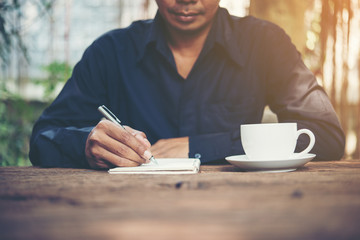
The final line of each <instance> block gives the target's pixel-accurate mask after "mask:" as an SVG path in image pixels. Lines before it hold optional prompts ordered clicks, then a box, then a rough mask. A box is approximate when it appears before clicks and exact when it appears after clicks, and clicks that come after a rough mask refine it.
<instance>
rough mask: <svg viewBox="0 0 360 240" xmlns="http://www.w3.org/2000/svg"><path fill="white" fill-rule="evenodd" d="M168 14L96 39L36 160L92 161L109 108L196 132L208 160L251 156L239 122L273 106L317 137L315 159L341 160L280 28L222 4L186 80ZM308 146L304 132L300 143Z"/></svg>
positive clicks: (329, 125) (54, 112)
mask: <svg viewBox="0 0 360 240" xmlns="http://www.w3.org/2000/svg"><path fill="white" fill-rule="evenodd" d="M166 34H167V33H166V28H165V25H164V20H163V19H162V17H161V15H160V14H159V13H158V14H157V15H156V17H155V19H154V20H148V21H137V22H134V23H133V24H132V25H131V26H129V27H128V28H125V29H117V30H113V31H111V32H108V33H106V34H105V35H103V36H101V37H100V38H98V39H97V40H96V41H94V43H93V44H92V45H91V46H90V47H89V48H88V49H87V50H86V51H85V53H84V55H83V57H82V59H81V60H80V61H79V63H78V64H77V65H76V66H75V68H74V71H73V74H72V76H71V78H70V79H69V80H68V82H67V83H66V85H65V86H64V88H63V90H62V92H61V93H60V94H59V96H58V97H57V98H56V99H55V101H54V102H53V103H52V104H51V106H50V107H49V108H47V109H46V110H45V111H44V113H43V114H42V116H41V117H40V119H39V120H38V121H37V123H36V124H35V126H34V129H33V134H32V137H31V143H30V159H31V161H32V163H33V164H34V165H41V166H46V167H52V166H59V167H89V165H88V164H87V161H86V159H85V153H84V150H85V142H86V139H87V136H88V134H89V132H90V131H91V129H92V128H93V127H94V126H95V125H96V124H97V123H98V122H99V120H100V119H101V115H100V114H99V113H98V111H97V107H98V106H99V105H102V104H105V105H106V106H108V107H109V108H110V109H111V110H112V111H113V112H114V113H115V114H116V115H117V116H118V117H119V118H120V119H121V120H122V122H123V124H124V125H128V126H131V127H132V128H134V129H137V130H140V131H143V132H145V133H146V135H147V137H148V139H149V141H150V142H151V143H152V144H153V143H155V142H156V141H157V140H159V139H165V138H175V137H183V136H189V149H190V152H189V157H197V158H200V160H201V162H202V163H206V162H212V161H216V160H221V159H224V157H226V156H228V155H234V154H243V153H244V151H243V148H242V145H241V141H240V128H239V126H240V125H241V124H245V123H260V122H261V120H262V117H263V112H264V107H265V106H267V105H269V106H270V108H271V110H272V111H273V112H274V113H276V114H277V116H278V120H279V121H280V122H297V123H298V128H308V129H310V130H312V131H313V132H314V134H315V136H316V140H317V141H316V144H315V147H314V148H313V150H312V152H313V153H315V154H317V159H327V160H332V159H339V158H341V156H342V155H343V151H344V135H343V132H342V130H341V127H340V125H339V122H338V119H337V116H336V114H335V112H334V110H333V108H332V106H331V104H330V102H329V99H328V97H327V95H326V94H325V92H324V90H323V89H322V88H321V87H320V86H319V85H318V84H317V82H316V79H315V77H314V75H313V74H312V73H311V71H309V69H307V68H306V66H305V65H304V63H303V61H302V60H301V56H300V54H299V53H298V51H297V50H296V48H295V47H294V45H293V44H292V43H291V41H290V39H289V37H288V36H287V35H286V34H285V33H284V31H283V30H282V29H280V28H279V27H277V26H276V25H274V24H271V23H269V22H266V21H263V20H259V19H256V18H254V17H251V16H247V17H244V18H239V17H234V16H230V15H229V14H228V12H227V11H226V10H225V9H222V8H220V9H219V10H218V12H217V14H216V17H215V20H214V24H213V26H212V28H211V30H210V33H209V35H208V37H207V40H206V42H205V45H204V48H203V49H202V52H201V53H200V56H199V58H198V59H197V61H196V62H195V65H194V66H193V68H192V70H191V72H190V74H189V75H188V77H187V78H186V79H183V78H182V77H181V76H180V75H179V73H178V72H177V68H176V64H175V61H174V57H173V54H172V52H171V50H170V49H169V47H168V45H167V35H166ZM307 144H308V139H307V137H306V136H301V137H300V138H299V140H298V146H297V150H298V151H299V150H301V149H302V148H304V146H306V145H307Z"/></svg>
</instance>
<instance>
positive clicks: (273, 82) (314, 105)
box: [189, 24, 345, 163]
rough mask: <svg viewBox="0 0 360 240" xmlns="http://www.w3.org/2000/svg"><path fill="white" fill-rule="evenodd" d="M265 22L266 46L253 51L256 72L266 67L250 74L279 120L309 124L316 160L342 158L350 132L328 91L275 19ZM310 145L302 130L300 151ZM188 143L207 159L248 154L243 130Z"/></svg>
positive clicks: (192, 152)
mask: <svg viewBox="0 0 360 240" xmlns="http://www.w3.org/2000/svg"><path fill="white" fill-rule="evenodd" d="M265 26H266V28H265V29H264V31H258V32H261V36H258V37H259V38H260V39H261V40H262V41H261V44H262V49H264V51H263V52H261V53H260V55H259V56H252V57H253V58H256V59H259V62H260V64H259V65H258V68H256V71H259V72H262V74H261V76H262V78H260V79H259V80H258V79H251V80H254V81H261V83H259V84H258V85H257V86H259V90H258V91H257V94H261V96H258V97H259V99H265V103H264V105H269V107H270V109H271V110H272V111H273V112H274V113H275V114H276V115H277V117H278V120H279V122H296V123H297V125H298V129H303V128H306V129H309V130H311V131H312V132H313V133H314V135H315V138H316V143H315V145H314V147H313V149H312V151H311V153H314V154H316V158H315V160H338V159H340V158H342V156H343V154H344V148H345V137H344V133H343V130H342V128H341V126H340V123H339V120H338V117H337V115H336V112H335V111H334V108H333V107H332V104H331V102H330V100H329V98H328V96H327V94H326V92H325V91H324V89H323V88H322V87H321V86H320V85H319V84H318V83H317V80H316V78H315V76H314V75H313V73H312V72H311V71H310V70H309V69H308V68H307V67H306V66H305V64H304V62H303V61H302V59H301V56H300V54H299V52H298V51H297V50H296V48H295V46H294V45H293V44H292V43H291V40H290V38H289V37H288V36H287V35H286V33H285V32H284V31H283V30H282V29H281V28H279V27H277V26H275V25H273V24H268V25H265ZM254 75H255V74H254ZM259 101H261V100H259ZM259 106H260V107H262V106H261V104H259ZM260 110H261V111H262V109H259V111H260ZM249 119H250V118H249ZM251 121H253V122H250V121H249V122H246V123H258V122H259V121H260V119H258V118H256V119H255V118H254V119H252V120H251ZM239 124H241V121H240V120H239ZM308 144H309V138H308V136H306V135H305V134H302V135H300V137H299V139H298V142H297V147H296V150H295V151H296V152H300V151H302V150H303V149H305V148H306V146H307V145H308ZM189 148H190V151H189V157H195V158H200V159H201V162H202V163H206V162H211V161H216V160H220V159H224V158H225V157H226V156H229V155H236V154H244V150H243V147H242V144H241V139H240V131H239V129H235V130H233V131H230V132H219V133H212V134H204V135H198V136H190V137H189Z"/></svg>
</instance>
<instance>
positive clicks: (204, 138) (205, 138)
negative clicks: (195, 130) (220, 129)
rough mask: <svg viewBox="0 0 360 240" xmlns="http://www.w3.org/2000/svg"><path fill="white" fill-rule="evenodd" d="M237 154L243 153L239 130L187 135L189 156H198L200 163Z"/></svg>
mask: <svg viewBox="0 0 360 240" xmlns="http://www.w3.org/2000/svg"><path fill="white" fill-rule="evenodd" d="M237 154H244V150H243V148H242V145H241V142H240V132H239V130H236V131H234V132H226V133H212V134H204V135H197V136H190V137H189V158H198V159H200V161H201V163H208V162H212V161H217V160H223V159H224V158H225V157H227V156H230V155H237Z"/></svg>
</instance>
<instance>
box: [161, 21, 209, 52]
mask: <svg viewBox="0 0 360 240" xmlns="http://www.w3.org/2000/svg"><path fill="white" fill-rule="evenodd" d="M211 26H212V24H209V25H208V26H206V27H205V28H204V29H201V30H199V31H197V32H188V33H184V32H181V31H178V30H174V29H170V28H168V30H169V31H168V32H169V34H168V44H169V47H170V49H171V50H172V51H173V52H174V51H176V52H179V53H182V54H185V55H186V56H189V55H197V57H198V55H199V54H200V52H201V50H202V48H203V47H204V44H205V41H206V38H207V36H208V34H209V32H210V29H211Z"/></svg>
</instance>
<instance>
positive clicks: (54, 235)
mask: <svg viewBox="0 0 360 240" xmlns="http://www.w3.org/2000/svg"><path fill="white" fill-rule="evenodd" d="M0 239H36V240H41V239H221V240H225V239H360V160H351V161H338V162H310V163H308V164H306V165H305V166H304V167H302V168H300V169H298V170H297V171H295V172H288V173H256V172H241V171H239V169H238V168H236V167H234V166H232V165H220V166H201V172H200V173H199V174H196V175H110V174H108V173H107V172H106V171H95V170H86V169H58V168H51V169H42V168H36V167H3V168H0Z"/></svg>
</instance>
